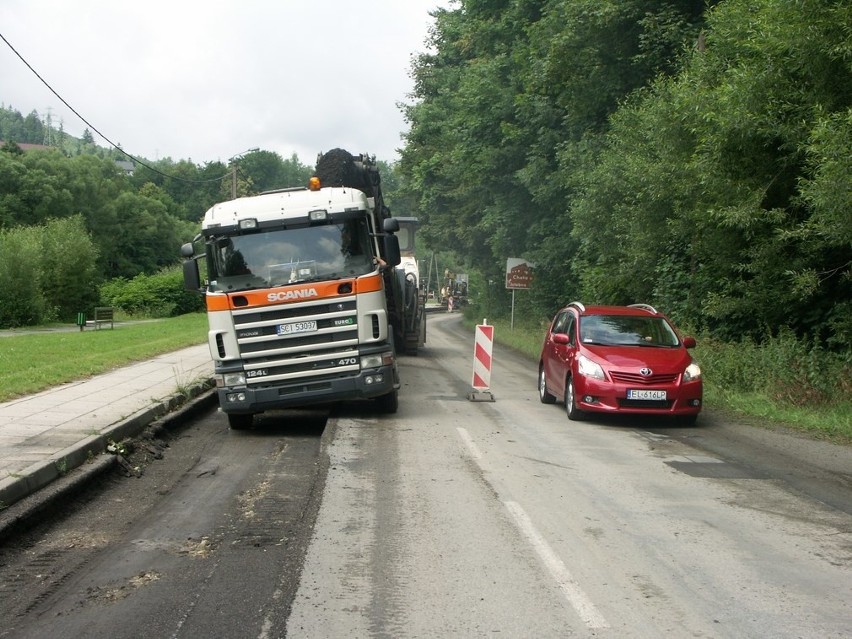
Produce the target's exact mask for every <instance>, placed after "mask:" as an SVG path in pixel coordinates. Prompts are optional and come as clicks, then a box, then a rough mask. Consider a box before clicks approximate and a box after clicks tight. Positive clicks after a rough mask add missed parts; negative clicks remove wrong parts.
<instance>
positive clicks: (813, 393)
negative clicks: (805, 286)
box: [696, 331, 852, 406]
mask: <svg viewBox="0 0 852 639" xmlns="http://www.w3.org/2000/svg"><path fill="white" fill-rule="evenodd" d="M696 358H697V359H698V360H699V362H700V364H701V368H702V371H703V372H704V375H705V378H706V379H709V380H712V383H713V385H715V386H717V387H719V388H720V389H721V390H723V391H733V392H737V393H760V394H762V395H764V396H766V397H769V398H772V399H773V400H774V401H777V402H781V403H785V404H789V405H794V406H805V405H809V406H817V405H829V404H835V403H837V402H839V401H842V400H843V399H844V398H847V397H849V395H850V393H852V375H850V370H852V369H851V368H850V363H852V357H851V356H850V354H849V353H848V352H846V353H834V352H831V351H829V350H826V349H824V348H820V347H818V346H814V345H813V344H811V343H809V342H807V341H804V340H801V339H797V338H796V337H795V336H794V335H793V334H792V333H791V332H789V331H783V332H781V333H780V334H779V335H777V336H772V337H769V338H767V339H765V340H764V341H763V342H762V343H757V342H755V341H753V340H750V339H749V340H743V341H741V342H737V343H728V342H722V341H719V340H715V339H713V338H709V337H705V338H702V339H700V340H699V347H698V349H697V352H696Z"/></svg>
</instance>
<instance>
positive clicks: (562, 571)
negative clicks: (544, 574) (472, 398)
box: [456, 426, 609, 628]
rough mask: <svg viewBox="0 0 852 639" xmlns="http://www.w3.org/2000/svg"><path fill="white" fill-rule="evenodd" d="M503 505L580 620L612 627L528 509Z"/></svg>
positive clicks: (466, 437)
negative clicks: (529, 514)
mask: <svg viewBox="0 0 852 639" xmlns="http://www.w3.org/2000/svg"><path fill="white" fill-rule="evenodd" d="M456 430H457V431H458V433H459V437H461V439H462V441H463V442H464V444H465V446H466V447H467V449H468V452H469V453H470V456H471V457H472V458H473V459H474V461H476V464H477V466H479V467H480V468H481V469H483V470H484V468H483V465H482V452H481V451H480V450H479V446H477V445H476V442H474V441H473V438H472V437H471V436H470V433H468V432H467V429H465V428H462V427H460V426H459V427H457V428H456ZM503 503H504V505H505V506H506V509H507V510H508V511H509V513H510V514H511V515H512V517H513V518H514V520H515V523H516V524H517V526H518V528H519V530H520V531H521V534H523V535H524V537H526V538H527V540H528V541H529V542H530V544H532V547H533V549H534V550H535V552H536V554H538V556H539V558H540V559H541V560H542V562H543V563H544V565H545V567H546V568H547V570H548V572H550V574H551V576H552V577H553V579H554V580H555V581H556V583H557V585H558V586H559V589H560V590H561V591H562V595H563V596H564V597H565V599H566V600H567V601H568V603H569V604H570V605H571V607H572V608H573V609H574V610H575V611H576V613H577V614H578V615H579V617H580V619H582V620H583V623H585V624H586V627H588V628H609V624H608V623H607V621H606V619H605V618H604V616H603V615H602V614H601V613H600V612H599V611H598V609H597V608H596V607H595V605H594V604H593V603H592V601H591V600H590V599H589V598H588V596H586V593H585V592H583V589H582V588H580V585H579V584H578V583H577V580H576V579H574V577H573V576H572V575H571V573H570V572H569V571H568V568H566V567H565V563H564V562H563V561H562V560H561V559H560V558H559V555H557V554H556V553H555V552H554V551H553V549H552V548H551V547H550V544H548V543H547V541H546V540H545V539H544V537H542V536H541V533H539V532H538V530H536V527H535V526H534V525H533V523H532V521H531V520H530V518H529V516H528V515H527V513H526V512H525V511H524V509H523V508H521V506H520V504H518V503H517V502H514V501H505V502H503Z"/></svg>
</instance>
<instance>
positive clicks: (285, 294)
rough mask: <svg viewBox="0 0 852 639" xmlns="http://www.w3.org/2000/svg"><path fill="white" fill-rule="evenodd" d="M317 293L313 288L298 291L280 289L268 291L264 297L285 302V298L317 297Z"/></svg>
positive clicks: (272, 300)
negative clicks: (278, 291) (275, 291)
mask: <svg viewBox="0 0 852 639" xmlns="http://www.w3.org/2000/svg"><path fill="white" fill-rule="evenodd" d="M318 295H319V293H317V290H316V289H315V288H309V289H307V290H299V291H282V292H280V293H270V294H269V295H267V296H266V297H267V298H268V299H269V301H270V302H285V301H287V300H298V299H303V298H305V297H317V296H318Z"/></svg>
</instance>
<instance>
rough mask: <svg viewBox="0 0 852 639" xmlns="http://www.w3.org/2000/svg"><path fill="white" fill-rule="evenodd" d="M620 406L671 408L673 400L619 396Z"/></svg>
mask: <svg viewBox="0 0 852 639" xmlns="http://www.w3.org/2000/svg"><path fill="white" fill-rule="evenodd" d="M618 407H619V408H657V409H659V408H671V407H672V402H670V401H667V400H659V401H643V400H638V399H622V398H621V397H619V398H618Z"/></svg>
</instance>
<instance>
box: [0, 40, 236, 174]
mask: <svg viewBox="0 0 852 639" xmlns="http://www.w3.org/2000/svg"><path fill="white" fill-rule="evenodd" d="M0 39H2V40H3V42H5V43H6V46H8V47H9V48H10V49H11V50H12V53H14V54H15V55H16V56H18V58H19V59H20V60H21V62H23V63H24V64H25V65H26V66H27V68H28V69H29V70H30V71H32V72H33V75H35V77H37V78H38V79H39V80H40V81H41V83H42V84H43V85H44V86H46V87H47V88H48V90H49V91H50V92H51V93H52V94H53V95H55V96H56V97H57V98H58V99H59V100H60V101H61V102H62V104H64V105H65V106H67V107H68V108H69V109H71V112H72V113H73V114H74V115H76V116H77V117H78V118H80V119H81V120H82V121H83V122H84V123H85V124H86V126H87V127H89V128H90V129H91V130H92V131H94V132H95V133H97V134H98V135H99V136H101V137H102V138H103V139H104V140H106V141H107V143H108V144H109V145H110V146H111V147H112V148H114V149H115V150H116V151H118V152H119V153H121V154H123V155H125V156H127V157H128V158H130V159H131V160H133V161H134V162H136V163H137V164H140V165H141V166H144V167H145V168H146V169H148V170H150V171H153V172H154V173H156V174H158V175H161V176H163V177H165V178H169V179H172V180H178V181H180V182H189V183H191V184H206V183H208V182H217V181H221V180H223V179H225V178H226V177H230V175H231V172H230V171H228V172H227V173H225V174H224V175H222V176H220V177H217V178H209V179H206V180H190V179H187V178H183V177H180V176H177V175H169V174H168V173H163V172H162V171H160V170H159V169H158V168H156V167H153V166H151V165H150V164H148V163H147V162H143V161H142V160H140V159H139V158H137V157H135V156H133V155H130V154H129V153H128V152H127V151H125V150H124V149H122V148H121V147H120V146H118V145H117V144H115V143H114V142H113V141H112V140H110V139H109V138H108V137H107V136H105V135H104V134H103V133H101V132H100V131H99V130H98V129H97V127H96V126H95V125H94V124H91V123H90V122H89V121H88V120H87V119H86V118H84V117H83V116H82V115H80V114H79V113H78V112H77V110H76V109H75V108H74V107H72V106H71V105H70V104H68V102H67V101H66V100H65V98H63V97H62V96H61V95H59V93H57V92H56V91H55V90H54V88H53V87H52V86H50V84H48V82H47V80H45V79H44V78H43V77H41V75H39V72H38V71H36V70H35V69H34V68H33V67H32V65H31V64H30V63H29V62H27V61H26V60H25V59H24V56H22V55H21V54H20V53H18V51H17V49H15V47H13V46H12V43H11V42H9V41H8V40H7V39H6V37H5V36H4V35H3V34H2V33H0Z"/></svg>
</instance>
